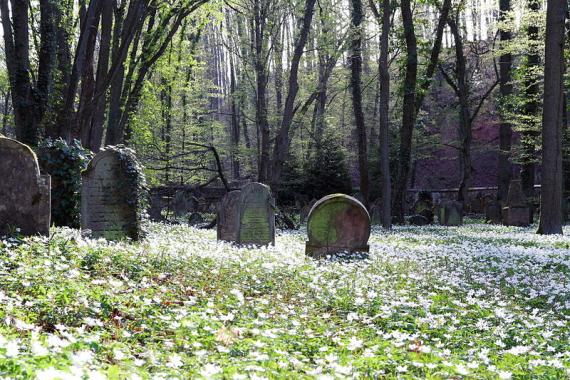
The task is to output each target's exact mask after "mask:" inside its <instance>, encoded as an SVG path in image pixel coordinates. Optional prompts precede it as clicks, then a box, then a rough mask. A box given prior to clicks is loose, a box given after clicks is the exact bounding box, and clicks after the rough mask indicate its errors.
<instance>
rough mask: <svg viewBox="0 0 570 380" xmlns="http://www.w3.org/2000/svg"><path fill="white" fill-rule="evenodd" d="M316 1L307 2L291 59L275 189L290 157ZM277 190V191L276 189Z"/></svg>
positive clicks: (277, 144)
mask: <svg viewBox="0 0 570 380" xmlns="http://www.w3.org/2000/svg"><path fill="white" fill-rule="evenodd" d="M315 3H316V0H306V2H305V9H304V11H303V18H302V19H301V20H299V25H300V30H299V35H298V36H297V39H296V41H295V48H294V51H293V57H292V58H291V66H290V68H289V82H288V86H287V98H286V99H285V108H284V109H283V118H282V119H281V127H280V128H279V132H278V133H277V136H276V138H275V146H274V148H273V170H272V173H271V174H272V176H271V184H272V186H273V187H275V188H276V187H277V186H279V183H280V180H281V172H282V170H283V164H284V163H285V160H286V159H287V156H288V155H289V146H290V143H291V141H290V136H289V131H290V129H291V124H292V123H293V117H294V116H295V99H296V98H297V92H298V91H299V83H298V75H299V65H300V63H301V57H302V56H303V52H304V50H305V45H306V43H307V37H308V35H309V31H310V29H311V22H312V19H313V11H314V9H315ZM274 190H275V189H274Z"/></svg>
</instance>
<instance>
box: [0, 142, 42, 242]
mask: <svg viewBox="0 0 570 380" xmlns="http://www.w3.org/2000/svg"><path fill="white" fill-rule="evenodd" d="M0 157H1V159H0V235H9V234H11V233H13V232H19V233H20V234H22V235H27V236H29V235H37V234H40V235H48V234H49V227H50V219H51V179H50V176H47V175H41V174H40V168H39V165H38V160H37V158H36V155H35V154H34V152H33V151H32V150H31V149H30V147H29V146H27V145H24V144H22V143H20V142H18V141H16V140H12V139H9V138H5V137H0ZM18 229H19V231H18Z"/></svg>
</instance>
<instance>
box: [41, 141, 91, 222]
mask: <svg viewBox="0 0 570 380" xmlns="http://www.w3.org/2000/svg"><path fill="white" fill-rule="evenodd" d="M37 156H38V162H39V164H40V169H41V171H42V172H43V173H45V174H49V175H51V183H52V187H51V215H52V223H53V224H55V225H56V226H67V227H72V228H78V227H79V220H80V214H79V213H80V204H81V172H82V171H83V170H85V168H87V164H89V161H90V160H91V158H93V153H91V151H90V150H88V149H86V148H83V147H82V146H81V143H80V142H79V141H74V142H73V143H72V144H68V143H67V142H66V141H64V140H62V139H57V140H52V139H46V140H44V141H42V142H41V143H40V145H39V146H38V149H37Z"/></svg>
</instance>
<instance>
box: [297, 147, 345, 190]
mask: <svg viewBox="0 0 570 380" xmlns="http://www.w3.org/2000/svg"><path fill="white" fill-rule="evenodd" d="M304 191H305V194H306V195H307V198H308V199H312V198H315V199H320V198H322V197H323V196H325V195H328V194H331V193H344V194H349V193H351V192H352V184H351V181H350V174H349V172H348V165H347V163H346V156H345V154H344V152H343V150H342V148H341V147H340V144H339V142H338V139H336V138H334V136H325V137H323V140H322V141H321V144H320V146H319V147H318V148H317V149H316V151H315V152H314V154H313V155H312V157H311V158H310V159H309V160H308V162H307V164H306V167H305V186H304Z"/></svg>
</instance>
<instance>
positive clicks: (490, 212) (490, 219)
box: [485, 201, 503, 224]
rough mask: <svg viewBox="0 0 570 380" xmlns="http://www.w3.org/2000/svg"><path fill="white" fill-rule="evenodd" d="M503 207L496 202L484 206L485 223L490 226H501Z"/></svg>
mask: <svg viewBox="0 0 570 380" xmlns="http://www.w3.org/2000/svg"><path fill="white" fill-rule="evenodd" d="M502 209H503V206H502V205H501V203H500V202H498V201H491V202H488V203H487V204H486V205H485V221H486V222H487V223H490V224H501V223H502V222H503V217H502Z"/></svg>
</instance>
